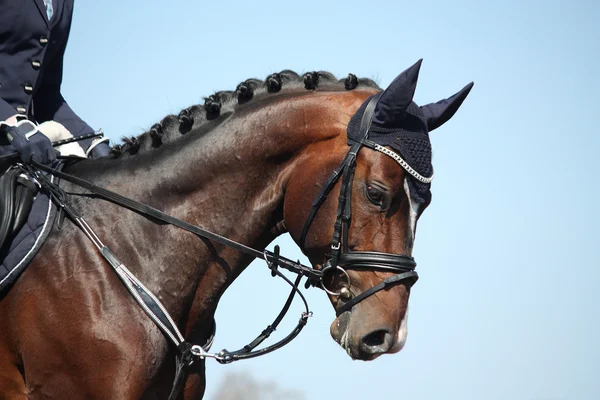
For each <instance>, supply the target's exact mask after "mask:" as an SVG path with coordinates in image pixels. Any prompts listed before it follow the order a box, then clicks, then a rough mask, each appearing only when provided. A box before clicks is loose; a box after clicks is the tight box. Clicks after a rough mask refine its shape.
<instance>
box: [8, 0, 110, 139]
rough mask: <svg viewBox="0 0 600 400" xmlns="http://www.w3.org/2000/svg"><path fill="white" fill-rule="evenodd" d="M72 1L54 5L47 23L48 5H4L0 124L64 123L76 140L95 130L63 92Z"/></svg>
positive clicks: (28, 1)
mask: <svg viewBox="0 0 600 400" xmlns="http://www.w3.org/2000/svg"><path fill="white" fill-rule="evenodd" d="M73 1H74V0H52V6H53V15H52V17H51V20H50V21H48V17H47V13H46V7H45V6H44V0H0V121H3V120H5V119H7V118H9V117H10V116H12V115H14V114H17V113H18V114H25V115H27V116H28V118H29V119H30V120H32V121H36V122H38V123H42V122H45V121H49V120H54V121H57V122H60V123H61V124H63V125H64V126H65V128H67V129H68V130H69V131H70V132H71V133H72V134H73V135H74V136H78V135H82V134H86V133H91V132H92V131H93V129H92V128H91V127H90V126H89V125H88V124H86V123H85V122H84V121H83V120H82V119H81V118H79V117H78V116H77V114H75V112H73V110H72V109H71V107H69V105H68V104H67V102H66V101H65V99H64V98H63V97H62V95H61V92H60V87H61V82H62V76H63V57H64V53H65V48H66V46H67V39H68V37H69V31H70V29H71V18H72V16H73ZM81 144H82V147H83V148H84V150H85V149H87V147H88V146H89V144H90V141H87V142H85V143H81ZM102 145H105V144H102Z"/></svg>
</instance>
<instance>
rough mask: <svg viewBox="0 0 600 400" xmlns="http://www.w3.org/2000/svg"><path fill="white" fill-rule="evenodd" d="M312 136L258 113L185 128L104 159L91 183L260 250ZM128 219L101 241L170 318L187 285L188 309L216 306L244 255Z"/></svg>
mask: <svg viewBox="0 0 600 400" xmlns="http://www.w3.org/2000/svg"><path fill="white" fill-rule="evenodd" d="M273 107H275V106H273ZM288 109H289V108H288ZM271 111H272V110H271ZM280 119H281V118H280ZM313 128H315V127H313ZM310 132H312V128H311V124H310V123H308V122H307V123H306V124H305V125H304V126H303V128H302V129H301V130H298V129H295V130H293V129H291V128H290V126H289V122H288V123H285V122H284V121H273V120H269V116H268V115H265V114H263V115H261V112H260V110H259V111H256V112H251V113H248V114H247V115H245V116H244V117H243V118H242V117H238V118H235V117H234V118H230V119H229V120H228V121H225V122H224V123H223V124H221V125H220V126H219V127H218V128H217V129H215V130H214V131H211V132H209V133H207V134H205V135H194V132H193V131H192V132H189V133H188V134H186V135H185V136H183V137H182V138H180V139H178V140H177V141H176V142H173V143H170V144H165V145H163V147H162V148H158V149H155V150H152V151H150V152H147V153H144V154H142V153H140V154H138V155H136V156H133V157H129V156H125V158H124V159H123V160H114V161H111V162H113V164H112V165H111V162H108V161H107V162H106V164H105V167H107V168H106V170H105V171H104V172H103V173H101V174H99V175H98V176H96V182H98V183H99V184H101V185H103V186H107V187H108V188H109V189H113V190H116V191H118V192H119V193H121V194H123V195H125V196H128V197H131V198H133V199H136V200H138V201H141V202H145V203H148V204H150V205H152V206H154V207H156V208H159V209H161V210H163V211H165V212H167V213H169V214H171V215H173V216H175V217H177V218H180V219H183V220H185V221H187V222H190V223H193V224H197V225H200V226H202V227H204V228H205V229H208V230H210V231H211V232H214V233H217V234H220V235H223V236H225V237H227V238H229V239H231V240H234V241H238V242H241V243H244V244H246V245H248V246H252V247H255V248H260V247H264V246H266V245H267V244H268V243H269V242H270V241H272V240H273V239H274V238H275V237H276V236H277V234H279V233H281V230H280V229H278V228H277V224H278V223H279V222H281V220H282V218H283V215H282V206H283V197H284V192H285V184H286V182H287V174H289V173H290V169H291V165H292V164H293V158H294V156H295V155H296V154H298V153H299V152H300V151H301V149H302V148H303V147H305V146H306V145H307V144H308V143H310V142H311V141H314V140H315V138H314V137H311V133H310ZM122 213H123V214H125V213H127V212H125V211H122ZM95 214H96V216H98V217H99V218H102V216H103V211H102V210H101V209H98V208H96V209H95ZM123 214H122V215H123ZM127 215H128V216H127V217H124V218H120V217H119V218H116V217H113V221H110V222H109V223H111V224H112V226H111V231H110V235H111V237H110V238H109V239H108V240H107V241H108V242H109V243H108V244H109V245H111V246H112V247H115V248H116V249H115V253H116V254H117V256H119V255H122V257H125V258H126V260H125V261H126V265H128V266H129V267H130V269H131V270H132V271H133V272H134V273H136V274H137V275H138V276H139V278H140V279H141V280H142V281H143V282H145V283H146V285H147V286H148V287H149V289H150V290H152V291H153V292H155V293H157V294H158V295H159V296H160V297H161V298H163V299H166V302H167V307H168V308H169V309H170V310H171V311H172V312H174V313H175V314H176V315H177V314H179V313H180V312H185V311H184V310H183V309H182V307H181V304H182V302H181V300H182V298H187V299H188V300H189V299H190V298H191V296H193V295H194V291H196V294H195V297H194V300H193V301H192V306H191V310H190V312H191V313H192V315H195V316H196V317H195V318H198V317H197V316H198V315H203V314H206V313H208V314H210V313H211V312H214V308H215V307H216V302H217V300H218V298H219V297H220V296H221V295H222V293H223V291H224V290H225V288H226V287H227V286H228V285H229V284H230V283H231V282H232V281H233V280H234V279H235V278H236V277H237V276H238V275H239V274H240V273H241V272H242V271H243V269H244V268H245V267H246V266H247V265H248V264H249V263H250V262H251V261H252V259H250V258H249V257H247V256H244V255H243V254H241V253H240V252H238V251H236V250H233V249H230V248H227V247H225V246H221V245H219V244H216V243H211V242H210V241H207V240H201V239H199V238H197V237H195V236H194V235H191V234H190V233H188V232H185V231H183V230H180V229H176V228H173V227H165V226H164V225H157V224H154V223H153V222H151V221H148V220H145V219H144V218H141V217H138V216H130V215H129V214H127ZM188 304H189V303H188ZM195 318H194V320H196V319H195Z"/></svg>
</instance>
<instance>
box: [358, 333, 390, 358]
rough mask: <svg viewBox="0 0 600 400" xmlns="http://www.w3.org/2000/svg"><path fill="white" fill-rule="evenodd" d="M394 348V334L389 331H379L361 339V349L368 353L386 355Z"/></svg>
mask: <svg viewBox="0 0 600 400" xmlns="http://www.w3.org/2000/svg"><path fill="white" fill-rule="evenodd" d="M391 346H392V334H391V332H390V331H389V330H387V329H378V330H376V331H373V332H371V333H369V334H367V335H365V336H363V337H362V339H361V348H362V350H363V351H365V352H367V353H384V352H386V351H388V350H389V349H390V347H391Z"/></svg>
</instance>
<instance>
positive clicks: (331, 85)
mask: <svg viewBox="0 0 600 400" xmlns="http://www.w3.org/2000/svg"><path fill="white" fill-rule="evenodd" d="M319 88H322V89H327V90H354V89H357V88H375V89H380V88H379V86H378V85H377V84H376V83H375V82H374V81H373V80H371V79H368V78H358V77H357V76H356V75H354V74H348V76H347V77H346V78H345V79H340V80H338V79H336V77H335V76H334V75H333V74H331V73H329V72H326V71H313V72H307V73H305V74H303V75H299V74H297V73H296V72H294V71H291V70H283V71H281V72H279V73H273V74H271V75H269V76H267V78H266V79H265V80H264V81H261V80H260V79H254V78H250V79H246V80H245V81H243V82H241V83H240V84H239V85H237V87H236V88H235V90H234V91H219V92H216V93H214V94H212V95H210V96H208V97H206V98H204V104H197V105H193V106H190V107H188V108H185V109H183V110H181V111H180V112H179V114H178V115H173V114H171V115H167V116H166V117H164V118H163V119H162V120H161V121H160V122H158V123H156V124H154V125H152V127H151V128H150V130H149V131H147V132H144V133H142V134H141V135H139V136H137V137H133V136H132V137H127V138H123V139H122V143H121V144H117V145H115V146H113V147H112V149H111V152H110V154H111V157H112V158H116V157H120V156H121V155H123V154H125V153H129V154H131V155H133V154H136V153H138V152H139V151H140V150H141V149H149V148H155V147H159V146H161V145H162V144H163V143H166V142H168V141H171V140H172V139H174V138H176V137H178V136H179V135H181V134H186V133H187V132H189V131H191V130H192V129H193V128H198V127H201V126H202V125H205V124H208V123H210V122H211V121H214V120H216V119H218V118H219V117H220V116H221V115H223V114H226V113H231V112H233V111H235V109H236V107H237V106H238V105H242V104H246V103H248V102H249V101H257V100H258V99H262V98H264V97H267V96H269V95H274V94H278V93H282V92H285V93H289V92H291V91H298V92H300V91H307V90H310V91H314V90H317V89H319Z"/></svg>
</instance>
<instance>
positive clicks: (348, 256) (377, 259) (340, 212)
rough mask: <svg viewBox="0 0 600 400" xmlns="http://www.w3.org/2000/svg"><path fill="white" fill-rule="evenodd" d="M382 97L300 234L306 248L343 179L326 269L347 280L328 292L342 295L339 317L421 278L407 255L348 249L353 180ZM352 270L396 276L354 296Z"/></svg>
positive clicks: (366, 117)
mask: <svg viewBox="0 0 600 400" xmlns="http://www.w3.org/2000/svg"><path fill="white" fill-rule="evenodd" d="M378 98H379V96H373V97H372V98H371V100H370V101H369V103H368V104H367V107H366V108H365V112H364V114H363V116H362V119H361V123H360V138H361V139H360V141H353V144H352V146H351V147H350V150H349V151H348V153H347V154H346V157H344V160H343V161H342V163H341V164H340V166H339V167H337V168H336V169H335V171H333V173H332V174H331V175H330V176H329V179H327V181H326V182H325V185H323V188H322V189H321V192H320V193H319V195H318V196H317V198H316V199H315V201H314V202H313V204H312V208H311V210H310V212H309V214H308V217H307V219H306V222H305V223H304V227H303V228H302V233H301V234H300V243H299V244H300V247H301V248H304V245H305V242H306V236H307V235H308V230H309V229H310V226H311V225H312V222H313V221H314V219H315V216H316V214H317V211H318V210H319V208H320V207H321V205H322V204H323V202H324V201H325V199H326V198H327V195H328V194H329V192H331V190H332V189H333V187H334V186H335V184H336V183H337V182H338V181H339V179H340V178H342V183H341V188H340V195H339V198H338V208H337V215H336V221H335V225H334V230H333V240H332V242H331V253H330V254H329V256H328V258H327V261H326V263H325V265H324V267H323V269H322V271H323V273H324V274H326V273H328V272H330V271H331V272H335V271H340V272H342V273H343V274H344V275H345V277H346V280H347V282H346V285H347V286H345V287H343V288H342V290H341V291H340V292H337V293H336V292H332V291H330V290H328V289H326V288H325V287H324V286H323V289H325V290H326V291H327V292H328V293H329V294H332V295H339V296H340V297H341V299H342V300H343V301H345V302H344V304H343V305H342V306H341V307H339V308H338V309H337V315H338V316H339V315H341V314H342V313H344V312H346V311H351V310H352V308H353V307H354V306H355V305H357V304H358V303H360V302H361V301H363V300H364V299H366V298H367V297H369V296H371V295H373V294H375V293H377V292H379V291H380V290H384V289H387V288H390V287H392V286H395V285H398V284H401V283H405V284H407V285H408V286H409V287H410V286H412V285H414V283H415V282H416V281H417V280H418V279H419V275H418V274H417V272H416V271H415V268H416V266H417V264H416V263H415V260H414V259H413V258H412V257H410V256H406V255H401V254H390V253H379V252H373V251H351V250H350V249H349V248H348V230H349V228H350V220H351V215H352V207H351V196H352V181H353V178H354V171H355V169H356V157H357V155H358V152H359V151H360V149H361V148H362V147H363V146H365V147H369V148H374V147H375V143H373V142H372V141H370V140H368V137H369V129H370V127H371V120H372V118H373V111H374V110H375V105H376V104H377V99H378ZM351 269H363V270H376V271H384V272H395V273H396V275H394V276H391V277H389V278H387V279H385V280H383V281H382V282H381V283H380V284H378V285H376V286H373V287H372V288H370V289H368V290H365V291H364V292H362V293H360V294H359V295H357V296H354V295H353V294H352V292H351V291H350V286H351V282H350V278H349V276H348V274H347V272H346V270H351Z"/></svg>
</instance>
